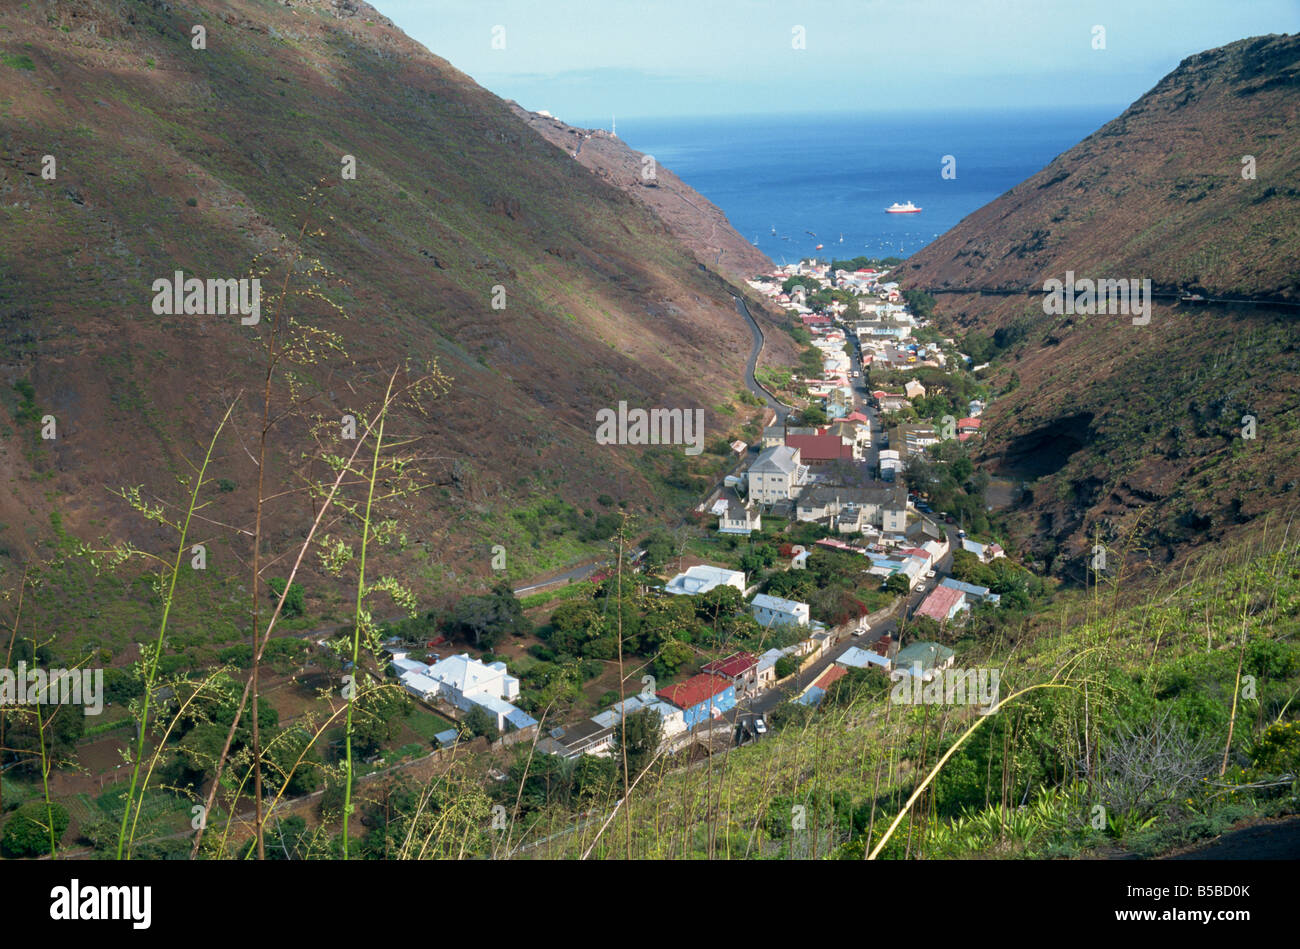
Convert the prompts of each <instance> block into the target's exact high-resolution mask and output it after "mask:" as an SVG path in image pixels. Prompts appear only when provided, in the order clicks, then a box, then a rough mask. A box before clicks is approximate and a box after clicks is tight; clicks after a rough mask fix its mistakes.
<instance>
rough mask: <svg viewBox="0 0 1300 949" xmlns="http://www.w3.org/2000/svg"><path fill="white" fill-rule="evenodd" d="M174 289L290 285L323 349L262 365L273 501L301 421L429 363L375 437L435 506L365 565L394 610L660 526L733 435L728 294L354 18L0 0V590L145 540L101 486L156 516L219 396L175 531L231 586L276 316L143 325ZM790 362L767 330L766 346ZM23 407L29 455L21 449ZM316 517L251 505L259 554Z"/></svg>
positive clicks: (417, 58)
mask: <svg viewBox="0 0 1300 949" xmlns="http://www.w3.org/2000/svg"><path fill="white" fill-rule="evenodd" d="M196 26H201V27H203V28H204V39H205V45H204V48H201V49H199V48H195V47H194V45H193V44H194V43H195V42H197V41H196V40H195V39H194V35H195V31H194V28H195V27H196ZM45 156H52V158H53V162H54V163H53V165H50V163H49V162H48V161H47V159H46V157H45ZM349 156H350V158H351V159H354V160H355V164H354V168H355V175H354V176H349V175H347V174H346V173H345V172H346V170H347V169H348V167H349ZM47 168H48V169H49V170H50V171H52V172H53V177H49V176H46V175H43V171H45V170H46V169H47ZM177 270H181V271H183V272H184V274H185V275H186V276H198V277H200V278H211V279H227V278H230V279H233V278H237V277H244V276H246V275H250V274H252V273H254V272H255V270H256V272H260V273H262V274H263V277H264V278H265V279H264V283H265V286H264V287H263V290H264V292H265V293H266V294H267V295H268V296H269V295H272V294H278V293H280V291H281V288H282V286H284V285H285V284H284V281H286V279H288V277H289V275H290V274H292V275H293V276H292V280H291V281H290V284H289V285H290V292H291V293H296V294H298V295H296V296H293V297H292V298H291V299H290V301H289V304H290V305H289V306H288V307H287V308H286V309H287V313H286V314H284V316H285V317H287V318H292V319H294V320H296V321H299V323H300V324H302V325H304V326H306V325H310V326H313V327H315V328H316V330H317V332H318V333H327V334H330V335H329V336H324V335H318V336H316V337H314V342H313V344H312V345H313V346H314V347H319V348H313V349H311V350H310V351H309V352H306V355H305V356H304V359H303V362H302V364H301V365H299V366H297V367H295V369H294V372H295V375H294V376H292V377H290V376H288V375H286V374H284V373H283V372H282V371H280V370H283V369H284V367H280V370H278V371H277V373H276V375H275V378H274V380H273V386H272V403H273V409H272V413H271V414H272V417H273V418H276V417H279V416H280V415H281V414H284V415H285V418H284V419H283V420H282V421H281V422H279V423H278V427H277V428H276V429H275V431H274V432H273V436H272V439H271V444H270V458H269V461H268V465H267V471H266V475H267V483H268V484H269V485H278V486H284V485H296V484H300V483H301V481H300V479H302V478H304V477H305V474H304V471H303V470H300V469H302V466H303V464H304V463H303V462H302V458H303V456H304V453H310V452H311V451H312V450H313V446H317V450H320V449H319V447H318V446H319V439H318V438H316V436H317V435H318V433H319V429H318V428H315V427H313V426H314V424H315V423H314V422H313V419H314V420H316V422H319V421H320V420H321V419H324V420H326V421H329V420H338V419H340V418H341V417H342V416H343V415H345V414H349V413H352V414H360V413H362V412H363V410H364V408H365V406H366V405H368V404H371V403H373V401H374V399H375V398H376V397H377V396H378V395H379V394H381V393H382V391H383V388H382V387H383V383H384V381H385V380H386V379H387V377H388V374H389V373H390V372H392V371H393V370H394V369H396V368H397V367H398V366H399V365H401V364H403V363H404V362H406V361H407V360H413V361H415V362H423V361H426V360H431V359H436V360H437V361H438V366H439V368H440V369H441V371H442V373H443V374H444V375H445V376H446V377H449V379H450V383H449V385H448V387H447V389H446V391H445V393H443V394H441V395H440V396H439V397H438V398H437V399H436V401H435V402H433V403H431V404H430V405H429V406H426V412H425V414H424V415H421V416H419V417H418V418H417V417H415V416H412V417H411V418H409V419H405V420H404V421H408V422H409V423H410V428H407V429H406V430H405V431H404V434H407V435H410V436H412V437H416V438H419V439H420V440H421V453H422V460H423V463H424V467H425V468H426V469H427V470H428V479H429V481H430V483H431V489H430V490H424V491H421V492H419V493H417V494H416V495H413V496H412V497H411V498H410V499H407V500H405V501H404V502H403V509H402V510H401V512H400V513H401V518H402V525H401V526H402V531H401V535H400V538H399V539H400V543H399V542H398V540H399V539H395V540H394V541H393V542H392V543H391V544H386V545H385V547H384V549H382V550H380V551H377V552H375V556H376V557H377V558H379V569H381V570H382V569H388V568H391V567H393V566H394V565H397V564H402V565H403V567H402V569H403V571H406V572H408V573H409V571H410V570H412V569H414V568H413V567H412V566H411V557H412V553H413V552H414V553H415V555H416V556H417V558H418V560H419V561H420V563H419V565H418V568H419V573H418V578H419V579H420V580H421V581H423V582H422V583H421V586H420V590H419V592H420V595H421V598H422V599H424V598H426V597H429V596H435V595H438V594H439V592H441V591H444V590H445V589H446V588H447V587H446V585H444V583H443V581H445V582H446V584H448V585H454V584H455V583H459V582H461V581H464V580H467V579H468V580H470V581H471V582H478V581H477V579H476V578H483V577H486V576H487V575H489V574H490V572H491V571H490V567H489V562H490V559H491V556H492V555H491V552H490V550H491V546H492V545H494V544H498V543H499V544H502V545H505V546H507V548H508V549H509V551H510V554H511V559H510V561H509V568H508V569H509V573H510V575H512V576H517V575H521V574H523V573H526V572H527V571H528V570H530V569H534V570H535V569H538V568H542V567H549V566H552V565H555V564H558V563H562V562H564V561H565V559H572V558H573V557H575V556H578V555H581V554H582V553H583V552H584V549H583V548H582V547H581V544H580V541H579V536H580V535H582V534H583V532H584V531H585V532H586V536H587V537H593V536H595V534H596V533H600V532H601V531H600V530H597V529H596V528H594V527H593V525H594V524H595V521H596V515H599V514H608V513H611V512H617V511H618V510H619V509H620V508H619V507H615V506H613V505H615V503H616V502H618V503H619V504H620V505H621V506H622V509H623V510H626V511H627V512H628V513H632V514H637V515H643V516H645V518H646V519H650V518H654V517H663V516H667V514H665V512H671V511H673V510H675V509H676V507H675V506H674V504H673V502H674V500H679V499H680V498H681V497H684V496H689V497H692V498H695V494H696V492H697V491H698V486H699V485H701V484H703V483H705V482H706V479H707V478H710V477H712V476H713V475H714V474H715V473H716V471H718V470H720V468H721V466H722V464H723V463H724V461H725V460H726V456H725V451H726V449H725V445H724V446H723V447H722V448H721V449H720V450H719V453H716V454H715V453H714V452H713V451H712V450H711V449H713V448H714V447H716V446H717V445H718V444H720V443H721V439H722V438H723V437H724V436H725V435H727V434H728V433H729V432H732V431H739V430H740V429H741V427H742V426H744V425H746V424H753V423H754V420H755V418H756V416H757V411H756V410H755V409H754V408H753V407H752V406H751V405H748V404H742V403H741V402H740V401H739V399H738V394H739V393H740V392H742V391H743V382H742V376H743V372H744V364H745V360H746V358H747V356H748V354H749V350H750V345H751V340H750V334H749V329H748V327H747V325H746V323H745V322H744V321H743V320H742V319H741V318H740V317H739V316H738V314H737V312H736V309H735V306H734V302H733V298H732V293H733V291H734V290H735V288H734V287H732V286H731V285H730V284H729V283H728V282H727V280H726V279H724V278H723V277H721V276H719V275H718V274H717V273H715V272H713V271H711V270H709V269H707V268H705V267H703V266H702V265H700V264H699V262H698V261H697V260H696V259H695V257H694V256H693V254H692V253H691V250H690V249H689V248H688V247H686V246H684V245H683V243H682V242H681V241H680V240H679V239H678V238H677V237H676V236H675V235H674V233H673V232H672V231H671V230H670V229H669V228H668V227H667V226H665V224H664V223H663V221H661V220H660V219H658V218H657V217H656V216H655V215H654V214H653V213H651V211H650V210H648V209H647V208H646V207H645V206H644V205H643V204H642V203H640V202H638V201H634V200H633V199H631V198H629V197H628V196H627V195H626V194H624V193H622V192H621V191H620V190H619V189H618V188H617V187H614V186H613V185H611V184H610V183H608V182H606V181H604V180H602V179H601V177H600V176H599V175H597V174H593V173H592V172H591V171H589V170H588V169H587V168H585V167H583V166H582V165H581V164H579V163H577V162H574V161H573V160H572V159H570V158H569V157H568V156H566V155H564V154H562V153H561V152H560V151H558V150H557V149H556V148H554V147H553V146H552V145H551V144H549V143H548V142H547V141H545V140H544V139H543V138H542V137H541V136H540V135H538V134H536V133H535V132H534V131H532V130H530V129H529V128H528V127H527V125H525V123H523V122H522V121H520V119H519V118H518V117H517V116H516V115H515V114H514V112H513V110H512V109H511V107H510V106H509V105H508V104H507V103H505V102H503V101H502V100H500V99H498V98H496V97H495V96H493V95H491V94H490V93H488V92H487V91H485V90H484V89H482V88H480V87H478V86H477V85H476V84H475V83H474V82H473V81H472V80H470V79H469V78H468V77H467V76H465V75H463V74H461V73H460V72H458V71H457V70H456V69H455V68H453V67H452V66H451V65H450V64H448V63H447V62H445V61H444V60H442V59H439V58H438V57H436V56H434V55H432V54H431V53H430V52H429V51H427V50H426V49H424V48H423V47H421V46H419V45H418V44H416V43H415V42H413V41H411V40H410V39H408V38H407V37H406V36H405V35H404V34H402V33H401V32H400V31H398V30H397V29H395V28H394V27H393V25H392V24H391V23H390V22H389V21H388V20H386V19H385V18H384V17H382V16H381V15H379V14H378V13H377V12H376V11H375V10H373V9H372V8H370V7H369V6H367V5H366V4H364V3H357V2H351V0H306V2H296V3H293V4H292V5H290V4H287V3H279V2H272V0H229V2H227V0H196V2H191V3H185V4H172V3H162V2H157V0H149V2H132V3H120V2H116V0H69V2H59V3H32V4H23V5H22V6H21V7H20V8H19V7H16V6H14V5H7V6H6V7H5V9H4V10H3V11H2V12H0V431H2V432H3V433H4V438H3V440H2V441H0V476H2V477H3V478H4V481H5V483H6V486H7V488H8V490H6V491H5V492H4V495H3V499H0V551H3V558H0V569H2V570H3V578H4V581H3V582H4V583H6V584H9V583H12V582H13V580H14V579H15V578H16V577H17V576H18V575H19V574H20V573H21V569H22V567H21V564H22V563H24V562H30V561H32V560H33V559H34V558H41V557H46V556H48V555H49V552H50V548H49V546H48V545H49V543H50V542H51V538H59V537H63V536H64V532H66V534H67V535H70V536H72V537H80V538H83V539H86V540H90V541H92V542H94V541H96V540H97V539H99V538H116V537H125V538H126V539H128V540H129V541H130V542H132V543H135V544H138V545H140V546H144V547H149V548H151V549H157V548H158V547H159V545H165V544H166V543H170V542H171V538H170V535H168V534H167V533H166V532H165V531H162V530H160V529H158V528H157V527H156V526H154V525H151V524H148V523H147V521H145V520H144V519H142V518H139V517H137V516H136V514H135V512H133V511H131V509H130V506H129V505H128V504H127V503H125V502H124V501H123V500H122V499H121V498H115V497H114V496H113V494H112V493H111V492H113V491H116V490H118V489H120V488H123V487H129V486H133V485H140V486H142V494H143V496H144V497H145V498H151V499H154V498H162V499H166V502H167V503H168V504H174V503H177V502H178V500H179V498H178V496H177V483H178V481H180V480H182V479H184V478H186V477H188V476H189V475H190V473H191V471H192V470H193V469H192V467H191V466H192V465H193V464H195V463H196V452H197V453H198V457H199V459H200V460H201V455H202V451H203V448H204V447H205V446H206V444H207V441H208V439H210V438H211V437H212V434H213V432H214V431H215V430H216V428H217V425H218V423H219V421H220V419H221V416H222V414H223V412H224V411H225V409H226V408H227V406H229V405H230V404H231V403H232V402H234V403H236V407H235V410H234V412H233V414H232V416H231V425H230V427H229V430H228V431H226V432H225V433H224V434H223V437H222V439H220V440H219V442H218V444H217V448H216V453H215V455H214V458H213V462H212V466H211V470H210V472H209V478H211V479H212V480H213V481H214V483H216V482H217V481H218V479H219V483H220V486H221V487H220V490H219V491H214V492H213V496H212V497H211V498H210V499H208V501H209V503H210V504H211V507H210V508H208V509H207V510H205V518H206V519H207V522H208V523H209V524H215V525H222V526H223V527H224V528H228V530H218V529H215V528H214V529H213V535H212V536H211V538H210V539H209V538H205V539H208V540H209V542H210V543H211V544H213V545H214V555H213V557H212V566H211V568H210V569H211V570H212V572H214V573H217V574H219V575H221V576H222V577H223V582H224V583H225V584H226V585H227V586H229V584H230V583H231V582H233V581H232V579H231V578H232V571H233V572H238V571H240V570H243V569H246V565H245V563H244V561H246V559H247V557H248V554H249V549H248V536H251V535H248V534H247V533H246V531H247V530H248V525H250V524H251V522H252V518H253V508H254V503H255V497H256V495H255V487H256V483H257V465H256V461H255V454H256V442H257V433H258V432H259V431H260V425H261V417H262V409H263V406H262V390H263V383H264V380H265V378H266V351H267V343H268V334H269V329H268V327H270V326H271V325H272V324H273V322H274V321H273V320H272V319H265V318H264V319H263V320H262V321H261V323H260V324H258V325H250V326H246V325H241V322H240V320H239V319H236V318H234V317H232V316H196V315H188V316H187V315H156V314H155V312H153V311H152V310H151V303H152V301H154V292H153V290H152V289H151V288H152V286H153V283H154V281H156V280H158V279H160V278H166V279H170V278H171V276H172V274H173V273H174V272H175V271H177ZM737 292H738V291H737ZM499 304H504V308H502V307H501V306H500V305H499ZM270 313H271V305H270V303H264V307H263V314H264V316H265V315H268V314H270ZM755 313H756V316H757V317H758V318H760V319H765V317H763V315H762V314H761V313H759V312H758V311H757V310H755ZM280 318H283V317H280ZM335 346H337V347H338V349H337V350H335V349H334V348H333V347H335ZM344 353H346V355H344ZM793 355H794V348H793V344H792V342H791V340H790V339H789V337H788V336H787V335H786V334H784V333H780V334H769V341H768V349H767V350H766V352H765V358H770V359H773V360H775V361H778V362H780V361H786V362H791V361H793ZM28 385H30V390H28V389H26V388H25V387H26V386H28ZM15 386H17V387H18V388H14V387H15ZM291 386H292V389H291V388H290V387H291ZM291 398H292V400H293V401H292V403H291V402H290V399H291ZM623 399H625V400H627V401H628V403H629V404H630V405H632V406H644V407H647V408H649V407H660V406H662V407H666V408H682V409H693V408H696V407H698V408H700V409H703V410H704V411H705V413H706V416H705V417H706V425H705V444H706V446H708V448H707V449H706V451H705V453H704V454H703V455H701V456H699V457H697V458H692V457H688V456H685V455H684V454H683V451H682V449H681V448H680V447H674V446H660V447H647V448H641V447H636V446H617V445H613V446H602V445H598V444H596V443H595V440H594V431H595V419H596V412H597V410H599V409H601V408H608V407H613V406H616V405H617V403H618V401H619V400H623ZM46 415H50V416H53V417H54V418H55V420H56V423H57V435H56V437H55V438H53V439H42V438H41V437H40V435H39V431H40V429H41V419H42V418H44V417H45V416H46ZM250 446H252V448H251V449H250ZM317 473H318V472H317ZM598 497H604V498H605V499H606V500H605V501H603V502H602V504H601V505H595V504H593V503H592V499H595V498H598ZM559 501H567V502H570V503H572V504H573V505H575V508H576V510H574V511H568V512H566V511H564V510H562V509H558V508H556V506H555V505H556V502H559ZM539 505H543V506H544V505H550V507H549V508H542V507H539ZM593 507H596V508H597V510H595V511H593V510H592V508H593ZM314 510H315V507H314V505H313V503H312V502H311V500H310V499H309V498H308V496H307V495H306V494H305V493H300V494H298V495H297V496H293V497H285V498H282V499H281V500H280V501H279V502H278V503H277V504H276V505H274V506H272V507H269V508H268V509H267V511H266V517H267V518H268V520H269V527H268V529H267V531H266V533H267V536H268V537H270V538H272V540H271V542H270V544H269V545H268V546H269V547H270V548H272V549H274V550H275V551H276V552H281V551H282V550H283V549H284V548H285V545H286V544H287V543H289V542H290V541H293V540H295V539H299V538H301V537H302V536H303V531H304V529H305V525H306V524H307V523H309V522H310V517H311V515H312V514H313V512H314ZM548 518H551V520H550V521H548V520H547V519H548ZM52 521H53V522H54V524H53V530H51V522H52ZM643 523H644V521H643ZM605 530H607V528H606V529H605ZM311 566H312V565H311V564H310V563H309V564H308V568H309V569H310V567H311ZM230 590H231V591H232V592H231V595H232V596H233V595H234V593H233V591H234V590H235V588H234V587H230ZM313 592H314V591H313Z"/></svg>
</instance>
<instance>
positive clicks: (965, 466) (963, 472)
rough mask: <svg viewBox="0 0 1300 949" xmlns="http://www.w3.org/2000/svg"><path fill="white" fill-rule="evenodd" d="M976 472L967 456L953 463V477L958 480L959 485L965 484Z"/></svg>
mask: <svg viewBox="0 0 1300 949" xmlns="http://www.w3.org/2000/svg"><path fill="white" fill-rule="evenodd" d="M974 471H975V466H974V465H973V464H972V463H971V460H970V459H969V458H967V457H965V456H962V457H961V458H958V459H957V460H956V461H954V462H953V463H952V476H953V477H954V478H955V479H957V483H958V484H965V483H966V482H967V481H968V480H969V479H970V476H971V474H972V473H973V472H974Z"/></svg>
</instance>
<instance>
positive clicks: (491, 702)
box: [401, 653, 537, 728]
mask: <svg viewBox="0 0 1300 949" xmlns="http://www.w3.org/2000/svg"><path fill="white" fill-rule="evenodd" d="M401 681H402V685H403V686H405V687H406V689H407V691H408V692H411V693H412V694H414V695H417V696H419V697H420V698H422V699H425V700H426V701H432V700H433V699H435V698H440V699H442V700H443V701H445V702H447V703H449V704H451V705H454V706H455V707H456V708H458V709H460V710H462V711H465V712H468V711H469V710H470V709H472V708H474V707H475V706H478V707H479V708H482V709H484V710H485V711H487V712H488V713H489V714H491V715H493V716H494V717H495V718H496V724H497V728H504V727H505V725H506V722H509V723H510V724H512V725H514V726H515V727H516V728H526V727H528V726H529V725H536V724H537V722H536V721H535V720H534V719H533V718H531V717H530V716H529V715H528V714H527V713H526V712H523V711H521V710H520V709H517V708H515V707H514V706H513V705H511V704H510V700H512V699H517V698H518V697H519V680H518V679H516V678H515V677H514V676H512V675H510V674H509V673H507V672H506V664H505V663H504V662H494V663H492V664H491V665H487V664H484V663H482V662H480V661H479V660H477V659H471V658H470V657H469V654H468V653H461V654H460V655H458V656H448V657H447V658H446V659H443V660H442V661H441V662H437V663H435V664H434V665H432V666H428V667H427V668H426V669H425V670H424V671H423V672H420V671H409V672H406V673H403V675H402V678H401Z"/></svg>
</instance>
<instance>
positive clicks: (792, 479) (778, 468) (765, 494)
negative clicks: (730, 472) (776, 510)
mask: <svg viewBox="0 0 1300 949" xmlns="http://www.w3.org/2000/svg"><path fill="white" fill-rule="evenodd" d="M807 477H808V466H807V465H805V464H803V463H802V460H801V459H800V456H799V449H798V448H789V447H787V446H785V445H774V446H773V447H771V448H768V449H766V450H765V451H764V452H763V453H762V454H761V455H759V456H758V460H757V461H755V462H754V463H753V464H752V465H751V466H750V468H749V498H750V500H751V501H757V502H758V503H759V504H775V503H776V502H777V501H788V500H790V499H791V498H793V497H794V496H795V495H796V494H798V493H799V488H800V487H801V486H802V485H803V483H804V480H805V479H806V478H807Z"/></svg>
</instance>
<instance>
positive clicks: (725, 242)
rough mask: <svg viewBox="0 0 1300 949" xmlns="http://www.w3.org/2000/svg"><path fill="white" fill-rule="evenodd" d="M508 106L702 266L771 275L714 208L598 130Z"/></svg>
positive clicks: (742, 275)
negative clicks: (645, 210) (639, 207)
mask: <svg viewBox="0 0 1300 949" xmlns="http://www.w3.org/2000/svg"><path fill="white" fill-rule="evenodd" d="M511 105H513V106H514V109H515V114H516V115H518V116H519V117H520V118H521V119H523V120H524V121H525V122H526V123H528V125H529V127H530V128H532V129H534V130H535V131H537V132H539V133H540V134H541V135H542V136H543V137H544V138H545V139H546V140H547V141H548V142H551V143H552V144H553V145H556V146H557V147H559V148H561V149H563V150H564V151H565V152H566V153H567V154H569V155H571V156H573V157H574V158H575V159H576V160H577V161H578V162H579V163H581V164H582V165H583V166H584V167H587V168H590V169H591V170H592V171H594V172H595V173H596V174H598V175H599V176H600V177H601V178H603V179H604V180H605V181H608V182H609V183H610V184H612V185H614V186H615V187H617V188H620V189H621V190H623V191H625V192H627V193H628V194H630V195H632V197H634V198H636V199H637V200H639V201H641V202H642V203H643V204H645V205H646V206H647V207H649V208H650V209H651V210H652V211H654V212H655V214H656V215H657V216H658V217H659V218H661V219H662V220H663V221H664V223H666V224H667V225H668V227H669V229H670V230H671V231H672V232H673V234H674V235H675V236H676V237H677V238H678V239H679V240H680V241H681V242H682V243H683V244H685V245H686V246H687V247H689V248H690V249H691V250H692V251H694V252H695V256H696V257H698V258H699V259H700V260H701V262H703V263H704V264H706V265H708V266H709V267H712V268H715V269H717V270H718V272H719V273H722V274H724V275H725V276H727V277H729V278H731V279H732V280H735V281H743V280H745V279H746V278H748V277H752V276H754V274H757V273H767V272H769V271H771V270H772V268H773V266H774V265H773V263H772V261H771V260H770V259H769V258H768V256H767V255H766V254H764V253H763V252H762V251H760V250H759V249H758V248H757V247H755V246H754V245H753V244H751V243H750V242H749V241H747V240H745V238H743V237H741V236H740V234H739V233H738V232H737V231H736V229H735V228H733V227H732V226H731V223H730V222H729V221H728V220H727V217H726V215H725V214H723V213H722V211H721V210H720V209H719V208H718V207H717V205H715V204H713V203H712V202H710V201H709V200H708V199H707V198H705V197H704V196H703V195H701V194H700V193H699V192H697V191H696V190H695V189H693V188H692V187H690V186H689V185H688V184H686V183H685V182H684V181H682V180H681V179H680V178H678V177H677V176H676V175H675V174H673V173H672V172H671V171H670V170H668V169H667V168H663V167H661V166H659V165H658V163H657V162H655V163H653V164H651V163H649V162H647V161H646V159H647V158H648V157H650V156H646V155H645V154H644V153H642V152H638V151H637V150H636V149H634V148H630V147H629V146H628V145H626V144H624V142H623V141H622V140H621V139H618V138H614V137H613V136H611V135H610V134H609V133H608V132H607V131H605V130H604V129H580V128H574V127H573V126H571V125H566V124H565V123H563V122H561V121H559V120H558V119H555V118H553V117H549V116H545V115H539V114H538V113H536V112H529V111H528V110H527V109H525V108H523V107H522V106H520V105H519V104H517V103H511Z"/></svg>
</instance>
